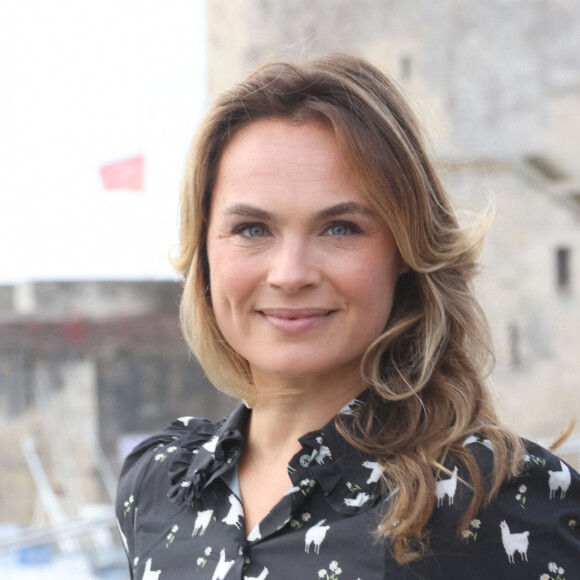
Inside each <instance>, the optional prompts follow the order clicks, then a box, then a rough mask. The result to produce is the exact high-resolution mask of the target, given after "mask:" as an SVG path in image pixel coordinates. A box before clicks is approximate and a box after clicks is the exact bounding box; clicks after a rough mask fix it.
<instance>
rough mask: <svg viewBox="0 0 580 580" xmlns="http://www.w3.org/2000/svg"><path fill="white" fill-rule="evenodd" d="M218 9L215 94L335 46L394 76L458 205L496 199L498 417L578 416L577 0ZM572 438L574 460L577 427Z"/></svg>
mask: <svg viewBox="0 0 580 580" xmlns="http://www.w3.org/2000/svg"><path fill="white" fill-rule="evenodd" d="M208 8H209V10H208V18H209V37H208V38H209V85H210V91H211V92H212V94H215V93H216V92H219V91H220V90H223V89H224V88H226V87H227V86H228V85H230V84H231V83H233V82H235V81H237V80H239V79H241V78H243V76H244V75H245V74H246V73H247V72H248V71H249V70H251V69H252V68H254V67H255V66H256V65H257V64H259V63H260V62H262V61H264V60H268V59H272V58H280V57H283V58H285V57H291V58H300V57H305V56H312V55H316V54H320V53H324V52H326V51H329V50H344V51H348V52H353V53H355V54H360V55H362V56H365V57H367V58H369V59H370V60H371V61H372V62H374V63H375V64H376V65H378V66H379V67H380V68H382V69H383V70H385V71H386V72H387V73H389V74H390V75H391V76H392V77H393V78H394V79H395V80H397V81H398V82H399V84H400V85H401V87H402V88H403V90H405V91H406V92H407V93H408V95H409V99H410V100H411V103H412V104H413V106H414V107H415V109H416V111H417V113H418V115H419V117H420V119H421V120H422V121H423V123H424V125H425V126H426V128H427V132H428V134H429V135H430V136H431V138H432V149H433V155H434V157H435V158H436V159H438V160H439V161H440V162H441V175H442V178H443V181H444V183H445V184H446V186H447V187H448V189H449V191H450V193H451V195H452V198H453V200H454V203H455V205H456V207H458V208H464V209H470V210H472V209H475V210H479V211H481V210H482V208H484V207H485V206H486V205H487V204H488V203H489V201H490V199H495V204H496V213H495V222H494V224H493V226H492V228H491V230H490V232H489V235H488V240H487V243H486V247H485V250H484V253H483V256H482V263H483V275H482V277H481V278H480V280H479V281H478V292H479V294H480V296H481V300H482V302H483V304H484V307H485V309H486V312H487V313H488V316H489V319H490V322H491V326H492V332H493V336H494V340H495V345H496V349H497V359H498V363H497V367H496V370H495V372H494V373H493V375H492V377H491V383H492V384H493V386H494V390H495V391H496V393H497V400H498V406H499V410H500V412H501V414H502V416H503V417H504V418H505V420H506V421H507V422H508V423H509V424H511V425H512V426H514V427H515V428H516V429H517V430H518V431H519V432H521V433H522V434H524V435H526V436H528V437H531V438H534V439H539V440H541V441H544V442H546V441H548V440H550V439H552V438H553V437H555V436H556V435H557V434H558V433H559V431H560V430H561V429H562V427H563V426H565V425H566V424H567V422H568V421H569V419H570V418H571V417H573V416H576V417H578V418H580V379H579V378H578V377H579V376H580V358H579V357H578V356H577V354H576V353H577V352H578V350H579V348H580V331H579V330H578V329H579V328H580V302H579V300H578V292H579V289H578V286H579V284H580V279H579V277H578V272H580V227H579V219H578V218H579V215H580V203H579V200H580V195H579V193H580V169H579V168H578V163H577V159H578V157H579V156H580V40H579V39H580V4H578V3H577V2H571V1H569V0H554V1H552V2H530V1H529V0H490V1H489V2H479V1H477V0H443V1H441V2H431V1H429V0H417V1H414V2H408V1H407V0H378V1H377V0H296V1H294V2H278V1H276V0H208ZM563 262H566V264H563ZM563 265H564V266H565V269H566V272H567V274H566V276H567V282H566V283H565V284H562V283H561V282H562V280H561V279H560V278H561V276H562V267H563ZM570 441H571V443H570V445H569V448H570V449H572V452H571V456H570V458H571V460H572V461H573V462H574V464H575V465H577V466H580V431H579V430H578V428H577V429H576V431H575V433H574V434H573V435H572V437H571V439H570Z"/></svg>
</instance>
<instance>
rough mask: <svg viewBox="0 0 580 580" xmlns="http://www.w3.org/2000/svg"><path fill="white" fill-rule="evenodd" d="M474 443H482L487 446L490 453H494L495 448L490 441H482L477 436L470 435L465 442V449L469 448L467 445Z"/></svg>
mask: <svg viewBox="0 0 580 580" xmlns="http://www.w3.org/2000/svg"><path fill="white" fill-rule="evenodd" d="M472 443H481V444H482V445H485V446H486V447H487V448H488V449H489V450H490V451H493V446H492V444H491V441H490V440H489V439H480V438H479V437H478V436H477V435H470V436H469V437H468V438H467V439H466V440H465V441H464V442H463V447H467V445H471V444H472Z"/></svg>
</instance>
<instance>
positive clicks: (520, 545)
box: [499, 520, 530, 564]
mask: <svg viewBox="0 0 580 580" xmlns="http://www.w3.org/2000/svg"><path fill="white" fill-rule="evenodd" d="M499 527H500V528H501V541H502V542H503V547H504V549H505V553H506V554H507V557H508V561H509V562H510V563H511V564H515V563H516V562H515V559H514V554H515V553H516V552H519V554H520V556H521V558H522V560H525V561H526V562H527V561H528V547H529V545H530V540H529V539H528V536H529V535H530V532H521V533H518V534H511V533H510V529H509V527H508V525H507V523H506V521H505V520H503V521H502V522H501V523H500V525H499Z"/></svg>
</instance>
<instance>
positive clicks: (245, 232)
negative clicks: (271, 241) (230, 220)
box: [235, 224, 268, 238]
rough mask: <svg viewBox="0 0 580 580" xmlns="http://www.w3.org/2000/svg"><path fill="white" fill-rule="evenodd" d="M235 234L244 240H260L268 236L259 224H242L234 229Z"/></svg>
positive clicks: (266, 231)
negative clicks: (244, 238)
mask: <svg viewBox="0 0 580 580" xmlns="http://www.w3.org/2000/svg"><path fill="white" fill-rule="evenodd" d="M235 233H236V234H241V235H242V236H244V237H246V238H262V237H264V236H266V235H268V230H266V228H265V227H264V226H263V225H261V224H242V225H240V226H238V227H237V228H236V232H235Z"/></svg>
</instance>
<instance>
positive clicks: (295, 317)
mask: <svg viewBox="0 0 580 580" xmlns="http://www.w3.org/2000/svg"><path fill="white" fill-rule="evenodd" d="M333 312H335V310H328V309H326V308H266V309H263V310H259V311H258V314H260V315H261V316H262V317H263V318H264V320H265V321H266V322H267V323H268V324H270V325H271V326H273V327H274V328H276V329H277V330H280V331H282V332H284V333H287V334H299V333H301V332H306V331H308V330H314V329H315V328H318V327H319V326H321V325H322V324H324V323H325V322H326V320H327V319H328V317H329V316H330V315H331V314H332V313H333Z"/></svg>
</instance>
